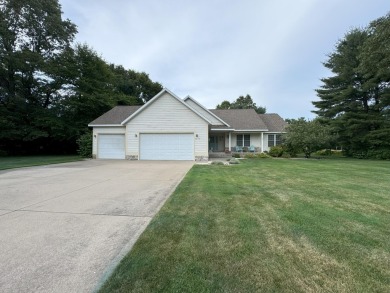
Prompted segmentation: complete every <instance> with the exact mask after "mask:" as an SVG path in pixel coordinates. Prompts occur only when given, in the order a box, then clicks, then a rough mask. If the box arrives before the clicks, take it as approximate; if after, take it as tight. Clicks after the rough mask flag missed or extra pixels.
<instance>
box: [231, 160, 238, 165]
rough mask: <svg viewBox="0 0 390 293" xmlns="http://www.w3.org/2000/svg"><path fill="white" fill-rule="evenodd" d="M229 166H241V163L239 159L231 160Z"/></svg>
mask: <svg viewBox="0 0 390 293" xmlns="http://www.w3.org/2000/svg"><path fill="white" fill-rule="evenodd" d="M229 164H232V165H236V164H240V161H239V160H237V159H231V160H230V161H229Z"/></svg>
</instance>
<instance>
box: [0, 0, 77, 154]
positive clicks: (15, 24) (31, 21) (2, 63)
mask: <svg viewBox="0 0 390 293" xmlns="http://www.w3.org/2000/svg"><path fill="white" fill-rule="evenodd" d="M75 33H76V26H75V25H74V24H72V23H71V22H70V21H69V20H62V18H61V7H60V4H59V3H58V1H53V0H39V1H38V0H32V1H23V0H1V1H0V114H1V117H2V118H1V119H2V120H5V121H7V123H5V124H2V125H1V126H0V133H1V134H0V147H3V148H4V147H5V148H8V149H10V148H11V149H14V148H15V147H16V146H17V145H19V144H20V143H22V142H28V141H37V140H40V139H44V138H46V137H48V136H49V135H50V133H49V124H50V122H52V121H53V120H56V119H58V118H57V117H56V115H55V113H53V111H52V110H51V104H52V103H53V102H54V99H56V98H57V97H58V95H56V91H57V90H58V86H57V84H56V82H55V81H53V80H52V79H51V78H50V77H49V72H50V71H51V70H54V69H53V67H54V66H58V64H57V63H56V62H55V61H54V60H55V59H56V58H57V57H58V56H59V55H60V54H61V53H62V52H63V51H64V50H66V48H68V47H69V46H70V44H71V42H72V41H73V38H74V35H75Z"/></svg>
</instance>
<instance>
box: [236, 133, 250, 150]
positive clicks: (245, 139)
mask: <svg viewBox="0 0 390 293" xmlns="http://www.w3.org/2000/svg"><path fill="white" fill-rule="evenodd" d="M250 145H251V136H250V134H237V146H246V147H249V146H250Z"/></svg>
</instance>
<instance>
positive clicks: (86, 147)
mask: <svg viewBox="0 0 390 293" xmlns="http://www.w3.org/2000/svg"><path fill="white" fill-rule="evenodd" d="M77 145H78V146H79V149H78V150H77V153H78V154H79V155H80V157H83V158H92V131H90V132H87V133H85V134H83V135H81V136H80V137H79V139H78V140H77Z"/></svg>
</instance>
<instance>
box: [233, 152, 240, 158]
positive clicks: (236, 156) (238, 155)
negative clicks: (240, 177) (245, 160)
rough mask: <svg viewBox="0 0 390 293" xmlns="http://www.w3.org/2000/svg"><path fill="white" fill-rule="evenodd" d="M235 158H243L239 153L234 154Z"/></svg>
mask: <svg viewBox="0 0 390 293" xmlns="http://www.w3.org/2000/svg"><path fill="white" fill-rule="evenodd" d="M232 157H233V158H241V155H240V154H239V153H234V154H232Z"/></svg>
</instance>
